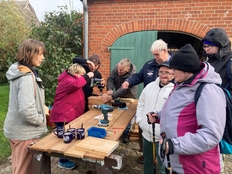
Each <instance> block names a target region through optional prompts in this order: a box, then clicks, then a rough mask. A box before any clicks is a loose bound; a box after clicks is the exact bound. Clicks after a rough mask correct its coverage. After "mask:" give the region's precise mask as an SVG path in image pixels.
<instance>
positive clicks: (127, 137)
mask: <svg viewBox="0 0 232 174" xmlns="http://www.w3.org/2000/svg"><path fill="white" fill-rule="evenodd" d="M129 141H130V135H129V134H127V135H126V134H124V135H123V136H122V142H123V143H125V144H126V143H128V142H129Z"/></svg>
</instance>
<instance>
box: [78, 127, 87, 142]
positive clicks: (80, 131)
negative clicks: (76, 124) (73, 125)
mask: <svg viewBox="0 0 232 174" xmlns="http://www.w3.org/2000/svg"><path fill="white" fill-rule="evenodd" d="M76 132H77V133H76V135H77V139H78V140H82V139H84V138H85V128H77V130H76Z"/></svg>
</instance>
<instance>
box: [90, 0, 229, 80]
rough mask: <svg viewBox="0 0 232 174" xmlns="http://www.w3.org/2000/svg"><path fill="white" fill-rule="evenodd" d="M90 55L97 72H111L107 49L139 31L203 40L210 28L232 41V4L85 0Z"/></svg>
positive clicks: (189, 0)
mask: <svg viewBox="0 0 232 174" xmlns="http://www.w3.org/2000/svg"><path fill="white" fill-rule="evenodd" d="M88 11H89V55H91V54H93V53H97V54H98V55H99V56H100V58H101V60H102V65H101V68H100V72H102V74H103V77H104V78H107V77H108V75H109V72H110V52H109V51H108V49H107V48H108V47H109V46H111V45H112V44H113V43H114V41H115V40H116V39H117V38H119V37H120V36H122V35H124V34H127V33H130V32H134V31H142V30H158V31H159V30H165V31H178V32H181V33H185V34H189V35H193V36H195V37H198V38H202V37H203V36H204V35H205V33H206V32H207V31H208V30H209V29H210V28H213V27H221V28H223V29H225V30H226V32H227V34H228V35H229V37H232V0H173V1H171V0H161V1H158V0H88Z"/></svg>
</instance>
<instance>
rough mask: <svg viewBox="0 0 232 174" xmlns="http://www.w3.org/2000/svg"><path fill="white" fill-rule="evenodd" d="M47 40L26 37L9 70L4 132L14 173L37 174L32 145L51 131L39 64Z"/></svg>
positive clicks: (42, 58) (7, 74)
mask: <svg viewBox="0 0 232 174" xmlns="http://www.w3.org/2000/svg"><path fill="white" fill-rule="evenodd" d="M44 52H45V47H44V45H43V43H41V42H38V41H36V40H33V39H26V40H25V41H23V42H22V43H21V45H20V46H19V50H18V53H17V55H16V61H17V62H16V63H14V64H12V65H11V66H10V68H9V69H8V71H7V73H6V77H7V79H8V80H9V81H10V95H9V106H8V112H7V115H6V119H5V122H4V135H5V137H6V138H8V139H9V141H10V146H11V150H12V173H13V174H18V173H33V171H32V170H33V166H32V161H33V153H30V152H29V151H28V146H30V144H31V143H34V142H36V141H38V140H39V138H40V137H41V136H42V135H43V134H44V133H46V132H47V127H46V116H45V111H44V104H45V97H44V87H43V85H42V80H41V79H40V77H39V75H38V71H37V70H36V69H35V67H38V66H40V65H41V63H42V61H43V60H44Z"/></svg>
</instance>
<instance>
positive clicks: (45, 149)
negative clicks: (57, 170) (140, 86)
mask: <svg viewBox="0 0 232 174" xmlns="http://www.w3.org/2000/svg"><path fill="white" fill-rule="evenodd" d="M124 102H126V104H127V107H128V109H127V110H119V109H118V108H117V107H115V108H114V110H113V111H112V112H109V113H110V114H113V119H112V120H110V122H109V126H108V127H104V128H105V129H106V131H107V132H113V133H109V134H107V135H106V137H105V138H104V139H107V140H113V141H118V139H119V138H120V136H121V135H122V133H123V132H124V130H125V129H126V127H127V125H128V124H129V122H130V120H131V119H132V117H133V116H134V115H135V112H136V107H137V100H133V99H124ZM89 103H90V105H91V104H101V101H100V100H99V98H97V97H95V98H90V101H89ZM101 114H102V112H101V110H98V109H90V110H89V111H88V112H86V113H85V114H83V115H81V116H80V117H78V118H76V119H75V120H73V121H72V122H70V123H69V124H67V125H66V126H65V128H66V129H67V128H69V127H74V128H79V127H81V124H83V127H84V128H85V135H87V130H88V129H89V128H90V127H92V126H96V127H98V122H99V120H98V119H96V118H94V117H96V116H98V115H101ZM102 128H103V127H102ZM78 141H82V140H77V139H74V140H73V141H72V142H71V143H69V144H65V143H64V142H63V139H62V138H57V137H56V136H55V135H54V133H50V134H48V135H47V136H45V137H44V138H42V139H41V140H40V141H39V142H37V143H35V144H33V145H32V146H30V147H29V150H30V151H33V152H35V153H42V158H41V160H40V161H39V162H37V163H38V164H37V165H40V167H39V168H40V169H39V170H38V169H36V171H35V173H43V174H50V173H51V159H50V157H51V156H55V157H62V158H65V159H70V160H74V161H76V160H78V159H81V158H83V159H85V160H86V159H91V160H92V161H94V160H102V161H104V166H103V167H105V168H106V171H107V173H109V171H108V167H112V166H115V165H117V162H116V160H114V159H111V158H108V157H107V156H101V155H96V154H92V153H89V152H88V153H84V154H82V157H80V153H77V150H76V148H75V146H76V145H75V144H76V143H77V142H78ZM98 173H100V172H98ZM103 173H104V169H101V174H103Z"/></svg>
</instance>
